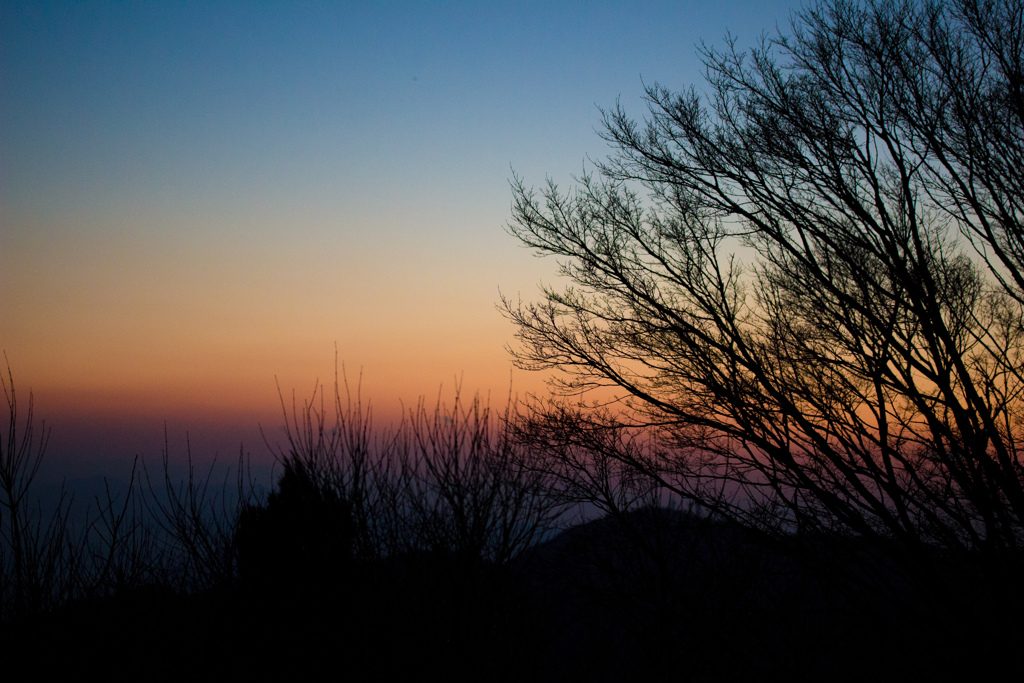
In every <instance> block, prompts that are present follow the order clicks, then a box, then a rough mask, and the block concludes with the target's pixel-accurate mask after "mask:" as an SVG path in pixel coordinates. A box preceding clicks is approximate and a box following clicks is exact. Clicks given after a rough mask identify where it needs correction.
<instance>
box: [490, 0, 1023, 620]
mask: <svg viewBox="0 0 1024 683" xmlns="http://www.w3.org/2000/svg"><path fill="white" fill-rule="evenodd" d="M1022 42H1024V3H1021V2H1020V1H1019V0H1004V1H984V0H950V1H949V2H943V1H936V2H910V1H886V0H866V1H865V2H855V1H850V0H824V1H823V2H819V3H817V4H815V5H812V6H810V7H807V8H805V9H803V10H802V11H800V12H798V13H797V14H796V15H795V18H794V19H793V23H792V30H791V33H790V35H779V36H777V37H775V38H766V39H764V40H763V42H762V43H761V45H760V46H759V47H757V48H755V49H753V50H751V51H750V52H749V53H743V52H740V51H738V50H737V48H736V46H735V44H734V43H733V42H730V43H729V45H728V47H727V49H726V50H725V51H724V52H723V51H717V50H714V49H707V48H705V49H704V51H703V53H702V54H703V58H704V63H705V65H706V68H707V86H706V88H705V90H704V91H698V90H696V89H691V90H689V91H687V92H683V93H673V92H671V91H670V90H668V89H666V88H664V87H662V86H659V85H653V86H650V87H648V88H647V89H646V95H647V102H648V106H649V112H648V118H647V120H646V122H645V123H643V124H638V123H637V122H635V121H634V120H633V119H631V118H630V117H629V116H628V115H627V114H626V112H624V111H623V110H622V108H621V107H619V106H616V107H615V108H613V109H612V110H609V111H606V112H605V113H604V123H605V128H604V137H605V138H606V139H607V140H608V141H609V142H610V144H611V145H612V147H613V149H614V154H613V155H612V156H611V157H610V158H609V159H608V160H607V161H604V162H600V163H598V164H597V173H596V175H585V176H584V177H582V178H581V179H579V184H578V187H577V188H576V189H574V190H572V191H570V192H568V193H563V192H561V191H560V190H559V189H558V188H557V187H556V186H555V185H554V184H553V183H549V184H548V185H547V186H546V187H545V188H544V189H543V190H541V191H540V192H535V191H534V190H532V189H530V188H529V187H527V186H526V185H525V184H524V183H523V182H522V181H521V180H520V179H518V178H516V179H515V180H514V181H513V195H514V206H513V220H512V223H511V225H510V231H511V232H512V233H513V234H514V235H515V236H516V237H517V238H519V239H520V240H521V242H522V243H523V244H524V245H526V246H528V247H530V248H533V249H535V250H536V251H537V252H538V253H539V254H541V255H553V256H556V257H558V258H559V259H560V260H559V273H560V275H562V276H564V277H567V278H568V279H569V280H570V281H571V282H572V285H571V286H569V287H567V288H565V289H563V290H558V289H555V288H551V287H547V288H544V289H543V290H542V291H543V301H542V302H541V303H537V304H523V303H521V302H519V303H517V302H513V301H510V300H504V301H503V304H504V310H505V311H506V313H507V316H508V317H509V318H510V319H511V320H512V321H513V322H514V323H515V324H516V325H517V327H518V338H519V340H520V342H521V345H520V346H518V347H517V348H516V349H514V351H513V353H514V354H515V357H516V359H517V362H518V364H519V365H520V366H522V367H525V368H529V369H546V368H555V369H558V370H561V371H563V372H562V373H561V374H559V375H556V380H555V388H556V389H557V390H559V392H560V395H561V396H562V398H561V399H554V400H552V401H549V402H546V403H542V404H539V405H537V406H535V413H534V414H533V416H532V417H531V418H530V419H531V420H532V422H531V426H530V427H529V429H526V430H524V433H527V434H529V433H531V432H532V433H533V434H534V435H535V437H536V439H535V441H536V442H537V443H538V444H539V445H542V446H544V447H545V448H546V449H547V452H548V453H549V458H548V463H549V464H548V468H549V469H553V470H555V471H557V470H558V469H559V468H563V469H564V468H565V467H566V466H567V465H568V466H569V469H572V467H573V463H572V462H571V460H570V457H576V456H573V455H571V454H572V453H573V452H574V450H573V449H577V448H578V447H579V446H580V445H581V444H580V439H581V436H580V435H583V434H598V433H601V432H619V433H623V434H635V433H637V432H638V430H639V431H643V432H644V433H645V434H647V435H648V438H649V439H651V441H650V442H649V443H648V445H647V446H645V447H644V448H639V449H638V448H611V449H608V450H606V451H605V452H604V453H603V457H605V458H606V459H607V458H609V457H610V458H611V459H612V460H615V461H617V462H618V463H619V464H621V465H623V466H625V468H626V469H628V470H631V471H632V472H634V473H638V474H640V475H642V476H645V477H649V478H651V479H652V480H653V481H654V482H656V483H657V484H658V485H659V486H663V487H665V488H667V489H669V490H671V491H673V492H675V493H676V494H678V495H680V496H683V497H684V498H687V499H690V500H692V501H695V502H697V503H699V504H700V505H702V506H703V507H704V508H705V509H707V510H709V511H711V512H712V513H713V514H716V515H721V516H724V517H728V518H731V519H734V520H738V521H741V522H743V523H744V524H746V525H748V526H754V527H757V528H760V529H763V530H767V531H770V532H772V533H775V534H776V535H778V536H780V537H787V538H789V537H792V534H793V533H794V532H795V533H798V534H800V535H802V536H803V537H812V536H818V537H822V536H829V537H837V536H845V537H852V538H857V539H862V540H863V541H865V542H867V543H869V544H871V546H872V547H873V548H876V549H879V550H883V549H884V551H885V554H886V556H887V557H888V558H889V559H888V560H887V561H886V562H887V564H886V565H885V567H886V569H885V571H884V572H880V573H881V574H886V576H888V578H886V579H885V580H884V581H880V582H879V583H885V582H889V583H890V584H891V583H892V582H891V581H890V579H891V576H890V574H891V571H896V569H893V567H896V568H898V571H899V572H900V573H901V574H902V575H903V576H905V577H908V579H912V580H913V581H915V582H919V583H920V585H922V586H925V588H924V590H942V591H945V593H944V594H945V595H947V596H948V597H949V600H944V601H939V602H940V603H942V605H943V608H945V607H948V606H949V604H950V603H952V602H958V603H959V604H960V606H961V607H962V608H963V609H964V610H970V609H971V607H970V605H971V604H972V603H973V601H974V600H975V598H976V597H977V595H976V593H973V592H972V593H969V594H968V595H967V596H964V597H963V600H962V602H960V601H959V600H958V599H957V598H954V597H953V596H952V594H951V591H950V588H949V584H948V582H947V583H943V582H942V577H938V576H937V575H936V572H934V571H933V570H934V566H935V565H934V561H935V558H936V556H937V555H946V556H950V555H952V556H955V557H956V558H957V562H958V563H961V564H960V565H958V566H966V565H970V567H971V571H979V572H981V576H983V577H984V581H982V578H981V576H977V575H974V574H972V575H971V576H973V577H974V578H975V579H976V580H975V581H973V582H972V583H970V585H972V586H973V587H975V588H977V587H978V586H980V585H982V584H983V583H984V584H985V585H988V586H991V591H992V593H994V594H998V595H999V599H1000V600H1003V599H1007V600H1010V601H1011V602H1014V604H1019V603H1018V601H1019V600H1020V595H1019V587H1018V586H1017V583H1018V582H1017V579H1016V578H1015V576H1016V575H1015V572H1016V569H1012V568H1019V567H1020V566H1021V560H1022V551H1024V524H1022V522H1024V469H1022V465H1021V460H1020V444H1021V438H1022V437H1024V433H1022V431H1021V418H1022V416H1024V400H1022V398H1024V394H1022V392H1024V375H1022V373H1024V364H1022V359H1024V357H1022V352H1024V229H1022V228H1024V226H1022V220H1024V210H1022V209H1024V207H1022V204H1021V203H1022V201H1024V199H1022V198H1024V192H1022V190H1024V183H1022V180H1024V176H1022V170H1021V169H1022V168H1024V165H1022V163H1021V160H1022V156H1024V91H1022V88H1024V55H1022ZM598 389H600V390H601V391H600V392H598V393H597V394H596V395H597V396H599V397H600V398H601V399H602V400H603V403H602V404H601V405H600V406H598V405H596V404H593V403H592V404H589V405H584V403H583V401H581V400H580V397H581V396H584V397H585V396H586V395H587V393H588V392H590V391H592V390H598ZM609 395H612V396H613V397H614V398H613V399H612V400H609V399H608V396H609ZM602 406H603V407H602ZM613 441H614V440H609V439H604V440H602V441H600V443H602V444H604V445H607V444H610V443H612V442H613ZM620 441H621V442H622V443H629V442H630V441H629V439H620ZM583 445H584V446H585V445H586V444H583ZM577 471H578V472H583V471H584V468H580V467H577ZM862 573H865V572H862ZM944 578H946V579H948V578H949V577H948V576H945V577H944ZM985 590H988V589H985Z"/></svg>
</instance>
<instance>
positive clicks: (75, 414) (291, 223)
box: [0, 2, 797, 458]
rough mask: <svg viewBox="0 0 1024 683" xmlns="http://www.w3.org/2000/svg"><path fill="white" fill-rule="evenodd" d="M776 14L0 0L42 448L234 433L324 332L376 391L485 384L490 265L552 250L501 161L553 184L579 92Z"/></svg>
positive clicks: (635, 106) (618, 82)
mask: <svg viewBox="0 0 1024 683" xmlns="http://www.w3.org/2000/svg"><path fill="white" fill-rule="evenodd" d="M795 7H797V3H795V2H757V3H753V2H719V3H706V2H675V3H669V2H631V3H597V2H594V3H570V2H543V3H542V2H517V3H482V2H480V3H456V2H451V3H446V2H436V3H413V2H393V3H384V2H382V3H345V2H339V3H301V2H297V3H272V2H260V3H256V2H252V3H249V2H147V3H141V2H140V3H110V2H81V3H70V2H63V3H31V2H3V3H2V4H0V347H2V348H3V349H4V350H5V351H6V352H7V354H8V357H9V359H10V362H11V367H12V370H13V371H14V373H15V379H16V381H18V382H19V384H20V385H21V386H24V387H32V388H33V391H34V392H35V394H36V402H37V406H36V409H37V411H38V412H39V414H40V415H43V416H46V417H48V420H49V422H50V424H51V425H53V428H54V430H55V431H54V441H53V444H54V445H53V448H54V450H55V451H56V452H58V454H59V455H61V457H65V456H66V457H71V455H70V454H71V452H72V451H73V450H75V449H76V448H78V449H85V450H89V451H90V452H97V453H98V452H101V451H102V452H104V453H107V454H108V455H109V457H111V458H125V457H128V456H130V455H131V454H132V452H139V451H146V452H151V451H152V450H153V448H154V446H153V439H154V438H156V439H158V440H162V436H163V432H162V429H163V427H162V425H163V421H165V420H166V421H167V422H168V424H169V429H170V430H171V431H173V432H175V433H180V432H184V431H186V430H189V431H191V433H192V434H193V435H195V438H193V441H198V445H199V447H200V448H210V449H215V448H216V449H219V448H221V447H222V445H223V444H224V443H228V442H233V443H235V444H237V443H238V441H239V440H244V441H246V443H247V444H251V447H252V448H253V450H254V451H255V450H259V449H261V448H262V445H261V444H260V443H258V442H257V441H258V438H257V437H255V436H254V435H255V434H256V431H255V430H256V423H257V422H264V423H265V422H270V421H273V420H275V419H277V418H276V416H277V415H278V407H277V403H276V402H277V394H276V389H275V383H274V382H275V377H276V378H277V379H278V381H279V382H280V384H281V386H282V388H283V389H284V390H285V391H286V392H290V390H291V389H292V388H293V387H295V388H297V389H298V391H299V392H300V394H301V393H304V392H305V391H307V387H311V386H312V383H313V381H314V380H315V379H317V378H320V379H325V378H329V376H330V374H331V373H332V371H333V362H334V355H333V354H334V348H335V345H337V348H338V354H339V358H340V359H341V360H342V361H344V362H345V363H346V367H347V368H349V369H350V371H352V372H358V369H362V371H363V375H364V380H363V382H364V389H365V390H366V392H367V393H368V395H372V397H373V401H374V402H375V404H376V405H377V406H378V409H379V410H380V411H381V412H382V413H384V414H386V413H388V411H391V412H392V413H394V412H395V411H398V410H401V404H399V400H402V401H405V402H406V404H408V403H410V402H415V400H416V398H417V397H418V396H420V395H423V394H428V395H430V394H432V393H433V394H435V395H436V392H437V390H438V387H439V386H442V385H446V386H449V387H450V386H451V385H452V384H453V381H454V380H453V378H456V377H462V378H463V379H462V381H463V385H464V386H463V388H464V390H468V391H477V390H480V391H483V392H485V393H486V392H488V391H492V392H495V394H496V395H499V396H504V395H505V394H507V392H508V385H509V381H510V379H509V378H510V372H511V370H510V362H509V356H508V353H507V352H506V350H505V349H504V346H505V345H506V344H510V343H513V341H514V340H513V331H514V330H513V329H512V328H511V326H510V325H509V324H508V323H507V322H506V321H505V320H504V319H503V318H502V317H501V316H500V314H499V313H498V312H497V311H496V310H495V302H496V301H497V299H498V292H499V288H500V290H501V291H502V292H505V293H507V294H510V295H512V296H516V295H519V294H521V295H522V296H523V298H524V299H530V298H531V297H532V296H533V295H534V292H535V291H536V286H537V283H538V282H539V281H540V280H542V279H547V280H551V279H552V277H553V273H554V270H555V264H553V263H550V262H544V261H539V260H536V259H534V258H533V257H532V256H531V255H530V254H529V252H527V251H525V250H523V249H521V248H520V247H519V246H518V245H517V244H516V243H515V241H514V240H513V239H512V238H511V237H509V236H508V235H507V234H506V233H505V231H504V229H503V226H504V224H505V223H506V222H507V221H508V219H509V205H510V201H511V194H510V191H509V186H508V180H509V178H510V176H511V174H512V171H513V170H514V171H515V172H516V173H517V174H519V175H520V176H522V177H523V178H524V179H525V180H526V182H527V183H528V184H541V183H543V182H544V180H545V177H547V176H550V177H552V178H553V179H555V180H556V181H558V182H559V183H560V184H563V185H569V184H571V182H572V179H571V175H572V174H574V173H575V174H578V173H580V172H581V171H582V170H583V168H584V164H585V162H586V160H587V158H588V156H589V157H591V158H599V157H602V156H604V155H605V154H606V153H607V149H606V147H605V145H604V143H603V142H602V141H601V140H600V138H599V137H598V136H597V134H596V133H595V130H596V129H598V128H599V127H600V113H599V111H598V106H605V107H610V106H613V105H614V103H615V101H616V99H617V98H621V101H622V103H623V104H624V106H625V107H626V108H627V110H629V111H631V112H633V113H634V114H635V115H636V116H638V117H642V115H643V113H644V109H643V103H642V97H641V96H642V89H643V84H644V83H645V82H646V83H649V84H650V83H654V82H660V83H662V84H663V85H666V86H668V87H670V88H673V89H683V88H686V87H689V86H690V85H691V84H696V85H697V86H698V87H700V81H701V74H702V65H701V63H700V60H699V58H698V54H697V46H698V44H699V43H700V42H701V41H702V40H703V41H706V42H707V43H708V44H711V45H718V46H721V45H723V37H724V35H725V34H726V32H727V31H729V32H731V33H732V34H733V35H734V36H736V37H737V39H738V42H739V45H741V46H749V45H753V44H754V43H756V41H757V40H758V38H759V36H760V35H761V34H762V33H763V32H766V31H767V32H769V33H771V32H774V30H775V28H776V26H777V25H778V26H782V27H785V26H787V25H788V20H789V12H790V10H791V9H792V8H795ZM511 381H512V383H513V387H514V389H522V390H523V391H527V390H528V391H536V390H541V387H542V385H541V384H540V382H539V379H537V378H531V377H527V376H525V375H524V374H523V373H519V374H513V375H512V380H511ZM62 423H63V424H64V425H79V426H81V425H83V424H86V423H88V424H89V425H91V426H90V429H91V430H92V431H93V432H95V434H94V436H93V437H89V438H91V439H93V440H94V441H95V443H91V444H86V445H82V443H81V442H82V439H83V438H84V437H81V436H79V437H76V438H77V439H78V440H77V441H75V443H74V444H72V443H71V441H70V440H69V439H70V437H69V436H68V434H67V433H68V432H69V431H71V430H70V429H68V428H67V427H65V429H64V430H63V431H62ZM105 424H107V425H110V426H109V428H104V427H103V425H105ZM126 424H130V425H132V426H133V427H132V429H127V428H126V427H125V425H126ZM115 425H118V426H115ZM246 425H248V426H246ZM133 429H134V431H133ZM90 433H92V432H90ZM126 434H127V436H126ZM104 435H106V436H104ZM105 439H106V440H105ZM76 444H77V445H76Z"/></svg>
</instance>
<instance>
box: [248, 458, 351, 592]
mask: <svg viewBox="0 0 1024 683" xmlns="http://www.w3.org/2000/svg"><path fill="white" fill-rule="evenodd" d="M354 536H355V525H354V524H353V521H352V513H351V508H350V506H349V504H348V502H347V501H345V500H344V499H343V498H342V497H341V496H340V495H338V493H337V492H336V491H334V490H333V489H332V488H330V487H329V486H327V485H326V484H325V483H323V482H319V481H316V480H315V478H314V477H313V476H312V473H311V472H310V471H309V468H308V467H307V466H306V465H305V464H304V463H303V462H301V461H299V460H295V459H291V460H288V461H286V462H285V464H284V474H282V476H281V479H280V480H279V481H278V488H277V490H276V491H274V492H273V493H271V494H270V496H269V498H268V499H267V503H266V505H258V506H256V505H251V506H248V507H246V508H245V509H244V510H243V511H242V513H241V518H240V519H239V524H238V533H237V535H236V548H237V552H238V575H239V580H240V581H241V583H242V585H243V586H247V587H254V586H255V587H260V588H274V589H275V590H276V591H278V592H280V591H294V590H297V589H298V590H307V589H311V588H315V589H319V590H323V589H324V588H325V587H327V586H328V585H329V584H331V583H333V582H336V581H338V580H340V579H341V575H342V574H343V573H344V572H345V570H346V569H347V568H348V566H349V565H350V564H351V560H352V542H353V539H354Z"/></svg>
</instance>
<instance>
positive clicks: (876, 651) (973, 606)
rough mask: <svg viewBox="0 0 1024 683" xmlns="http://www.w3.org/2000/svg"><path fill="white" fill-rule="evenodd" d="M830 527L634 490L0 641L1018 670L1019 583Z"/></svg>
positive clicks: (47, 621) (28, 648) (37, 620)
mask: <svg viewBox="0 0 1024 683" xmlns="http://www.w3.org/2000/svg"><path fill="white" fill-rule="evenodd" d="M842 545H843V544H840V543H838V542H832V543H826V542H822V541H818V542H816V543H814V544H811V545H809V546H808V547H805V548H802V549H801V550H800V552H798V553H794V552H790V550H791V549H787V548H784V547H782V546H780V545H779V544H778V543H769V542H767V541H766V540H764V539H761V538H758V537H756V536H754V535H752V534H750V533H749V532H744V531H742V530H740V529H738V528H736V527H733V526H731V525H728V524H725V523H722V522H714V521H710V520H699V519H696V518H693V517H690V516H687V515H685V514H682V513H678V512H671V511H666V510H657V509H645V510H640V511H637V512H634V513H630V514H629V515H627V516H625V517H623V518H621V519H613V518H603V519H600V520H597V521H593V522H590V523H588V524H584V525H581V526H578V527H575V528H573V529H570V530H569V531H566V532H564V533H562V534H560V535H558V536H556V537H555V538H553V539H551V540H549V541H547V542H545V543H542V544H540V545H538V546H536V547H534V548H533V549H531V550H530V551H529V552H527V553H525V554H524V555H523V556H521V557H520V558H518V559H517V560H516V561H515V562H513V563H511V564H510V565H508V566H505V567H495V566H493V565H489V564H487V563H483V562H480V561H478V560H475V559H473V558H460V557H457V556H452V555H450V554H437V553H426V552H424V553H419V554H404V555H402V556H401V557H398V558H394V559H392V560H390V561H387V562H374V563H358V562H355V561H353V560H351V559H343V560H335V561H332V563H330V564H329V565H323V564H320V565H316V564H314V565H306V566H303V565H302V564H288V563H278V564H276V565H273V566H272V567H271V571H269V572H259V573H256V574H253V573H252V572H250V575H249V577H248V578H247V579H246V580H242V581H239V582H236V583H235V584H234V585H231V586H225V587H221V588H216V589H212V590H208V591H205V592H203V593H202V594H199V595H178V594H175V593H174V592H173V591H171V590H169V589H165V588H161V587H157V586H154V587H147V588H143V589H136V590H133V591H130V592H125V593H123V594H119V595H116V596H113V597H108V598H104V599H102V600H93V601H81V602H77V603H73V604H71V605H69V606H67V607H65V608H62V609H61V610H59V611H57V612H54V613H50V614H44V615H37V616H35V617H33V618H31V619H24V620H21V621H19V622H17V623H14V624H11V625H9V626H7V627H6V628H5V629H4V633H3V639H2V642H3V643H4V651H5V653H6V656H7V659H8V662H17V667H16V668H17V670H19V671H24V672H31V673H32V674H34V675H38V674H44V673H46V672H48V671H61V672H69V673H81V674H85V673H89V672H92V673H96V674H99V675H101V676H104V677H106V678H113V679H121V678H129V677H131V678H138V677H149V676H153V675H175V676H186V677H188V678H196V677H199V678H206V677H224V676H230V677H232V678H240V677H248V676H258V677H261V678H262V677H265V676H267V675H269V674H287V675H296V674H298V675H303V674H305V675H309V676H310V677H313V678H316V679H318V680H320V679H355V680H400V679H403V680H404V679H415V678H421V677H424V676H430V677H431V678H433V677H436V676H441V677H443V679H444V680H449V681H450V680H479V681H501V680H517V681H525V680H535V681H584V680H585V681H618V680H652V681H653V680H665V681H668V680H671V681H719V680H775V679H778V680H783V679H785V680H815V681H819V680H832V681H843V680H849V681H869V680H870V681H876V680H956V679H963V678H965V677H970V678H977V677H978V676H981V677H982V678H989V677H996V676H997V674H998V675H1009V676H1010V677H1011V678H1013V677H1015V676H1016V675H1018V674H1015V673H1012V671H1014V670H1017V666H1018V664H1017V663H1018V657H1017V654H1018V648H1019V647H1020V646H1021V640H1020V635H1021V634H1022V629H1021V625H1020V615H1019V612H1017V611H1016V610H1015V609H1014V608H1013V606H1012V604H1011V603H1013V601H1012V600H1011V601H1009V602H1006V603H1005V604H1002V605H1000V604H999V601H998V600H993V599H992V596H991V595H989V594H988V592H987V591H986V590H984V586H978V585H977V583H976V582H972V583H970V584H969V586H970V587H969V588H965V587H964V586H967V585H968V584H966V583H965V584H962V585H961V584H958V581H960V578H959V577H957V576H956V573H955V571H954V570H952V569H950V567H949V566H948V565H943V568H942V569H938V568H936V575H937V576H938V575H940V574H941V575H942V576H941V577H939V578H941V579H942V580H938V579H937V580H936V582H935V586H937V587H939V588H937V589H936V592H935V593H934V594H931V595H925V594H923V593H922V591H921V589H919V588H916V589H915V588H912V587H911V585H910V583H909V582H908V581H906V580H905V579H904V578H901V577H900V575H899V574H898V573H897V572H895V571H889V570H888V569H886V565H885V563H884V562H879V561H875V558H874V557H872V556H870V554H869V553H867V552H866V551H862V550H860V549H857V548H855V547H850V546H849V544H847V545H846V547H839V546H842ZM797 558H809V559H808V561H802V560H801V561H798V559H797ZM832 558H836V559H839V560H841V562H842V564H841V565H840V564H839V563H837V562H831V561H830V560H831V559H832ZM958 586H959V587H958ZM943 587H944V588H943ZM957 592H959V594H957ZM1014 600H1015V598H1014ZM1013 604H1016V603H1013ZM1004 666H1010V667H1012V668H1011V669H1003V667H1004ZM8 670H9V671H12V670H11V669H8Z"/></svg>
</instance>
